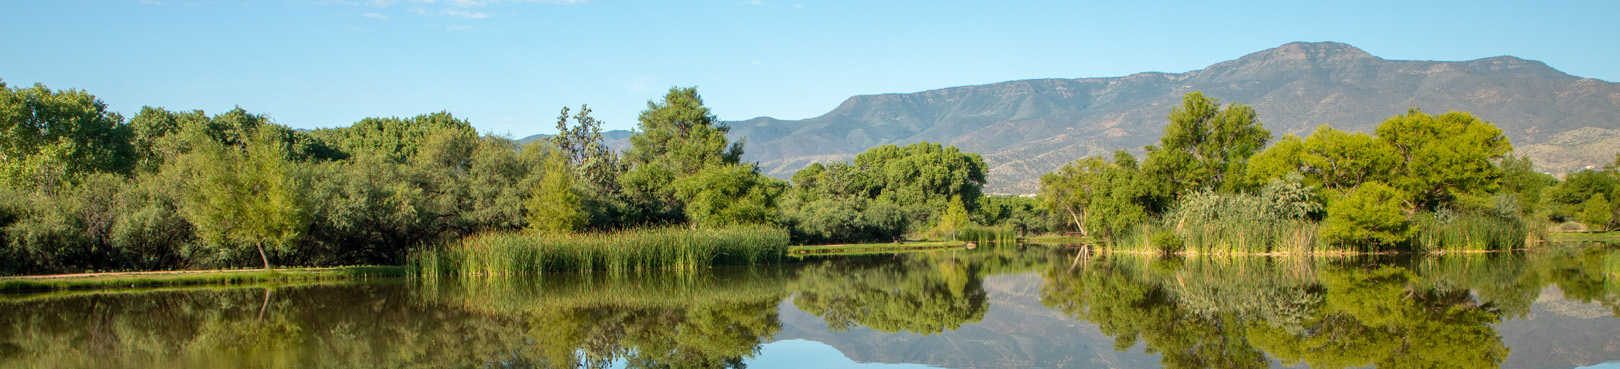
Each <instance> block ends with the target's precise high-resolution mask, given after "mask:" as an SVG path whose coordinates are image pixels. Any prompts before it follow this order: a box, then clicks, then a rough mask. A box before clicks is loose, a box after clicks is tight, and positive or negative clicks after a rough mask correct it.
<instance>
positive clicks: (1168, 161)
mask: <svg viewBox="0 0 1620 369" xmlns="http://www.w3.org/2000/svg"><path fill="white" fill-rule="evenodd" d="M1168 118H1169V120H1170V124H1169V125H1167V126H1165V127H1164V136H1162V137H1160V138H1159V145H1158V146H1148V147H1147V152H1148V154H1147V164H1146V167H1147V168H1148V171H1150V172H1152V173H1154V175H1155V176H1158V177H1159V178H1160V180H1162V181H1164V182H1165V183H1167V184H1168V185H1169V189H1171V190H1173V191H1171V193H1178V192H1180V190H1183V189H1211V190H1219V191H1234V190H1237V189H1239V188H1240V187H1241V186H1243V185H1244V184H1243V183H1240V182H1242V181H1241V179H1242V176H1243V175H1244V173H1245V167H1246V166H1247V164H1248V161H1249V157H1250V156H1253V155H1254V153H1255V152H1257V151H1260V149H1261V148H1262V147H1265V146H1266V141H1269V140H1271V131H1269V130H1266V128H1265V126H1264V125H1262V124H1261V123H1260V121H1259V120H1258V119H1257V118H1256V115H1255V112H1254V108H1252V107H1249V106H1248V105H1243V104H1235V103H1234V104H1231V105H1228V106H1226V107H1225V108H1222V107H1221V105H1220V101H1219V100H1216V99H1213V98H1209V97H1205V96H1204V94H1203V93H1202V92H1192V93H1188V94H1186V95H1183V96H1182V98H1181V106H1180V107H1176V108H1171V109H1170V115H1169V116H1168Z"/></svg>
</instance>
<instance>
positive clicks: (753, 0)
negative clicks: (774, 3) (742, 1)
mask: <svg viewBox="0 0 1620 369" xmlns="http://www.w3.org/2000/svg"><path fill="white" fill-rule="evenodd" d="M764 3H765V2H763V1H759V0H748V5H759V4H764Z"/></svg>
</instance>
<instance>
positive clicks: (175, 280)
mask: <svg viewBox="0 0 1620 369" xmlns="http://www.w3.org/2000/svg"><path fill="white" fill-rule="evenodd" d="M404 276H406V270H405V267H404V266H349V267H331V268H288V269H272V270H268V271H267V270H264V269H215V270H173V271H142V272H105V273H77V274H48V275H25V276H8V277H0V293H31V292H51V291H70V290H94V289H116V288H143V287H171V286H193V285H234V284H251V283H266V282H298V281H320V280H338V279H367V278H390V277H404Z"/></svg>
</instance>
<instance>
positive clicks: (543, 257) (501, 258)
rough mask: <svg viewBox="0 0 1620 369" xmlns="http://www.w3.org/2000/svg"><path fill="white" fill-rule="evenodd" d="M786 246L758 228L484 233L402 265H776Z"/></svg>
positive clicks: (501, 268) (454, 270)
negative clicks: (579, 232)
mask: <svg viewBox="0 0 1620 369" xmlns="http://www.w3.org/2000/svg"><path fill="white" fill-rule="evenodd" d="M787 245H788V233H787V231H786V230H783V229H779V228H772V227H763V226H741V227H730V228H720V229H689V228H648V229H637V230H628V231H621V232H614V233H591V234H573V235H535V234H523V233H487V234H480V235H474V236H470V237H467V238H464V239H462V240H461V241H459V242H457V243H454V244H451V245H449V246H446V247H442V248H439V249H437V250H428V251H424V252H420V253H416V254H413V255H412V256H411V257H410V260H409V261H407V265H406V268H407V269H408V270H410V271H411V272H412V274H415V275H419V276H430V277H431V276H451V275H456V276H503V275H534V274H540V273H547V272H564V271H596V270H601V271H610V272H624V271H643V270H656V269H696V268H705V267H710V266H717V265H750V264H760V263H769V262H777V261H780V260H781V258H782V257H783V255H785V253H786V251H787Z"/></svg>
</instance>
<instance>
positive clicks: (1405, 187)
mask: <svg viewBox="0 0 1620 369" xmlns="http://www.w3.org/2000/svg"><path fill="white" fill-rule="evenodd" d="M1377 133H1378V140H1380V141H1383V142H1384V143H1387V144H1389V145H1390V146H1391V147H1392V148H1393V149H1394V150H1395V152H1396V153H1397V154H1398V157H1399V158H1400V159H1401V160H1400V161H1399V164H1398V165H1397V166H1396V167H1395V170H1394V172H1393V173H1392V175H1391V179H1390V182H1389V184H1390V185H1391V186H1393V187H1395V188H1396V189H1399V190H1401V191H1402V192H1404V193H1406V194H1407V195H1408V196H1410V201H1411V202H1412V203H1413V205H1415V206H1414V207H1415V208H1416V209H1424V210H1433V209H1435V208H1436V207H1438V206H1440V205H1442V204H1446V203H1450V202H1451V201H1453V200H1455V199H1456V198H1457V196H1459V195H1463V194H1476V195H1477V194H1488V193H1493V192H1496V190H1497V189H1498V187H1500V185H1501V179H1502V170H1501V168H1498V167H1497V166H1496V163H1495V161H1496V160H1499V159H1501V158H1502V156H1503V155H1506V154H1507V153H1508V152H1509V151H1512V150H1513V145H1512V144H1510V143H1509V142H1508V139H1507V137H1506V136H1503V135H1502V130H1501V129H1498V128H1496V126H1495V125H1493V124H1491V123H1490V122H1486V121H1483V120H1480V119H1479V118H1478V117H1475V116H1474V115H1473V114H1469V113H1464V112H1455V111H1454V112H1448V113H1445V114H1440V115H1428V114H1424V113H1423V112H1422V111H1419V110H1418V109H1417V108H1413V109H1411V110H1408V111H1407V112H1406V114H1402V115H1397V116H1394V117H1391V118H1389V119H1388V120H1385V121H1384V122H1383V123H1381V124H1379V125H1378V129H1377Z"/></svg>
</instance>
